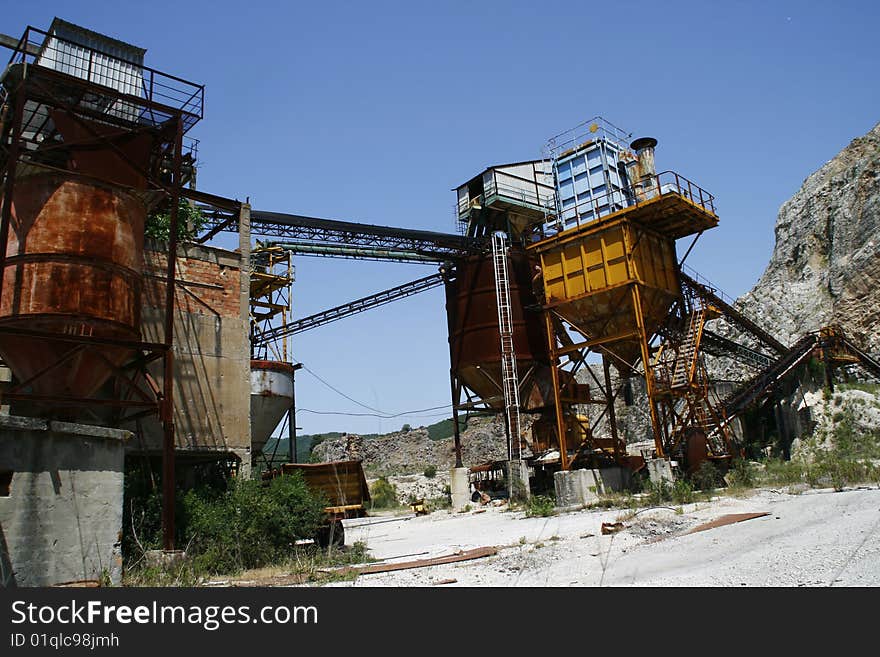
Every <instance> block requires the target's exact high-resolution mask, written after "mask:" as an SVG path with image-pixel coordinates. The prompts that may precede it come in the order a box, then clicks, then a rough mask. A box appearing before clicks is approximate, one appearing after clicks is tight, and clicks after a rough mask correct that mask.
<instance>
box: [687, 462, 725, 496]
mask: <svg viewBox="0 0 880 657" xmlns="http://www.w3.org/2000/svg"><path fill="white" fill-rule="evenodd" d="M720 481H721V474H720V473H719V472H718V468H716V467H715V464H714V463H712V462H711V461H703V462H702V463H700V467H699V468H697V470H696V471H695V472H694V473H693V474H692V475H691V482H692V483H693V485H694V488H696V489H697V490H712V489H713V488H716V487H717V486H718V484H719V483H720Z"/></svg>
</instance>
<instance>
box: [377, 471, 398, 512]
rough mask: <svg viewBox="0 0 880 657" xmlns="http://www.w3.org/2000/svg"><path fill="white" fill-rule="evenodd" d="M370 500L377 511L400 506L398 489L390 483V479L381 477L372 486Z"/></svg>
mask: <svg viewBox="0 0 880 657" xmlns="http://www.w3.org/2000/svg"><path fill="white" fill-rule="evenodd" d="M370 499H371V500H372V503H373V508H375V509H389V508H393V507H396V506H400V501H399V500H398V499H397V488H396V487H395V486H394V484H392V483H391V482H390V481H388V477H379V478H378V479H377V480H376V481H374V482H373V485H372V486H370Z"/></svg>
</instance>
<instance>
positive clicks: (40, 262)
mask: <svg viewBox="0 0 880 657" xmlns="http://www.w3.org/2000/svg"><path fill="white" fill-rule="evenodd" d="M145 217H146V206H145V205H144V203H143V202H142V201H141V200H139V199H138V198H137V197H136V196H134V195H132V194H130V193H128V192H126V191H123V190H121V189H119V188H114V187H110V186H106V185H101V184H96V183H92V182H84V181H81V180H76V179H72V178H70V177H68V176H64V175H59V174H39V175H31V176H21V177H19V178H17V179H16V181H15V188H14V192H13V203H12V221H11V225H10V231H9V241H8V244H7V249H6V265H5V268H4V270H3V272H2V276H3V278H2V285H3V294H2V299H0V326H3V327H12V328H21V329H29V330H38V331H51V332H55V333H65V334H72V335H90V336H99V337H108V338H121V339H127V340H139V339H140V309H141V288H142V285H143V278H142V270H143V239H144V220H145ZM0 356H2V358H3V360H4V361H5V362H6V363H7V364H8V365H9V367H10V368H11V369H12V371H13V373H14V374H15V376H16V377H17V379H18V380H19V381H26V380H28V379H30V378H31V377H34V376H35V375H38V374H40V373H41V372H44V371H46V372H47V373H46V374H45V375H43V376H39V377H38V378H36V379H35V380H34V382H33V384H32V385H31V389H32V392H33V393H35V394H38V395H63V396H77V397H83V396H89V395H92V394H94V393H95V392H96V391H97V390H98V389H99V388H100V387H101V386H102V384H104V383H105V382H106V381H107V379H108V378H109V376H110V374H111V373H112V371H113V367H114V366H119V365H121V364H123V363H124V362H125V361H126V360H127V359H128V358H130V357H131V356H132V351H131V350H129V349H126V348H122V347H116V346H90V347H89V348H88V349H83V348H81V347H79V346H78V345H76V344H75V343H70V342H63V341H58V340H44V339H35V338H32V337H23V336H15V335H9V334H0ZM59 363H60V364H59ZM53 364H54V365H55V366H54V367H53Z"/></svg>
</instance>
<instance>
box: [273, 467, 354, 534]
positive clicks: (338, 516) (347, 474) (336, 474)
mask: <svg viewBox="0 0 880 657" xmlns="http://www.w3.org/2000/svg"><path fill="white" fill-rule="evenodd" d="M293 472H299V473H300V474H302V476H303V479H305V482H306V485H308V487H309V488H310V489H312V490H313V491H315V492H316V493H319V494H321V495H323V496H324V498H325V499H326V500H327V508H326V511H327V519H326V523H325V524H324V526H322V527H321V528H320V529H319V530H318V533H317V535H316V536H315V542H316V543H318V545H321V546H322V547H327V546H328V545H337V546H339V545H344V544H345V528H344V527H343V525H342V520H344V519H345V518H363V517H364V516H366V515H367V509H366V506H365V504H366V503H367V502H369V501H370V488H369V486H367V479H366V477H365V476H364V469H363V467H362V466H361V462H360V461H330V462H326V463H285V464H284V465H282V466H281V468H280V470H274V471H272V473H270V474H269V476H270V477H272V476H278V475H284V474H291V473H293Z"/></svg>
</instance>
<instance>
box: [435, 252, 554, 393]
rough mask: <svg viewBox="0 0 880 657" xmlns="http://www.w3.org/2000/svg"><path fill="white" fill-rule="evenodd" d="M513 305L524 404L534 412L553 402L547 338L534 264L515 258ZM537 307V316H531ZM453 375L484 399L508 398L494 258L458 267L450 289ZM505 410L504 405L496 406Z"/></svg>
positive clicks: (523, 257) (516, 254) (475, 259)
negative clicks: (534, 280)
mask: <svg viewBox="0 0 880 657" xmlns="http://www.w3.org/2000/svg"><path fill="white" fill-rule="evenodd" d="M509 263H510V264H509V267H510V270H509V271H510V304H511V314H512V319H513V346H514V349H515V351H516V360H517V374H518V376H519V379H520V382H521V383H522V384H524V385H521V386H520V389H521V395H520V396H521V404H522V406H523V408H525V409H527V410H529V409H534V408H540V407H542V406H545V405H547V404H549V403H551V401H552V392H551V389H552V384H551V381H550V370H549V355H548V344H547V336H546V332H545V331H544V324H543V318H542V315H541V313H540V312H539V310H540V308H539V306H538V300H537V298H536V297H535V294H534V291H533V287H532V276H533V274H534V263H533V262H530V261H529V259H528V258H527V256H526V255H525V254H524V253H522V252H516V251H511V252H510V261H509ZM529 307H531V308H532V310H527V308H529ZM446 310H447V313H449V315H450V341H451V360H452V370H453V373H454V374H455V375H456V376H457V377H458V378H459V380H460V381H461V382H462V383H464V384H465V385H466V386H467V387H468V388H470V389H471V390H472V391H474V392H475V393H477V394H478V395H479V396H480V398H481V399H483V400H488V399H491V398H493V397H498V396H499V395H502V390H501V388H500V385H501V338H500V335H499V333H498V304H497V301H496V298H495V270H494V268H493V265H492V257H491V256H490V255H485V256H473V257H471V258H468V259H466V260H463V261H461V262H460V263H459V265H458V275H457V277H456V279H455V280H454V281H453V282H452V283H451V284H450V285H449V288H448V289H447V299H446ZM491 406H492V407H493V408H496V409H503V408H504V402H503V400H500V401H497V402H493V403H492V404H491Z"/></svg>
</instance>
